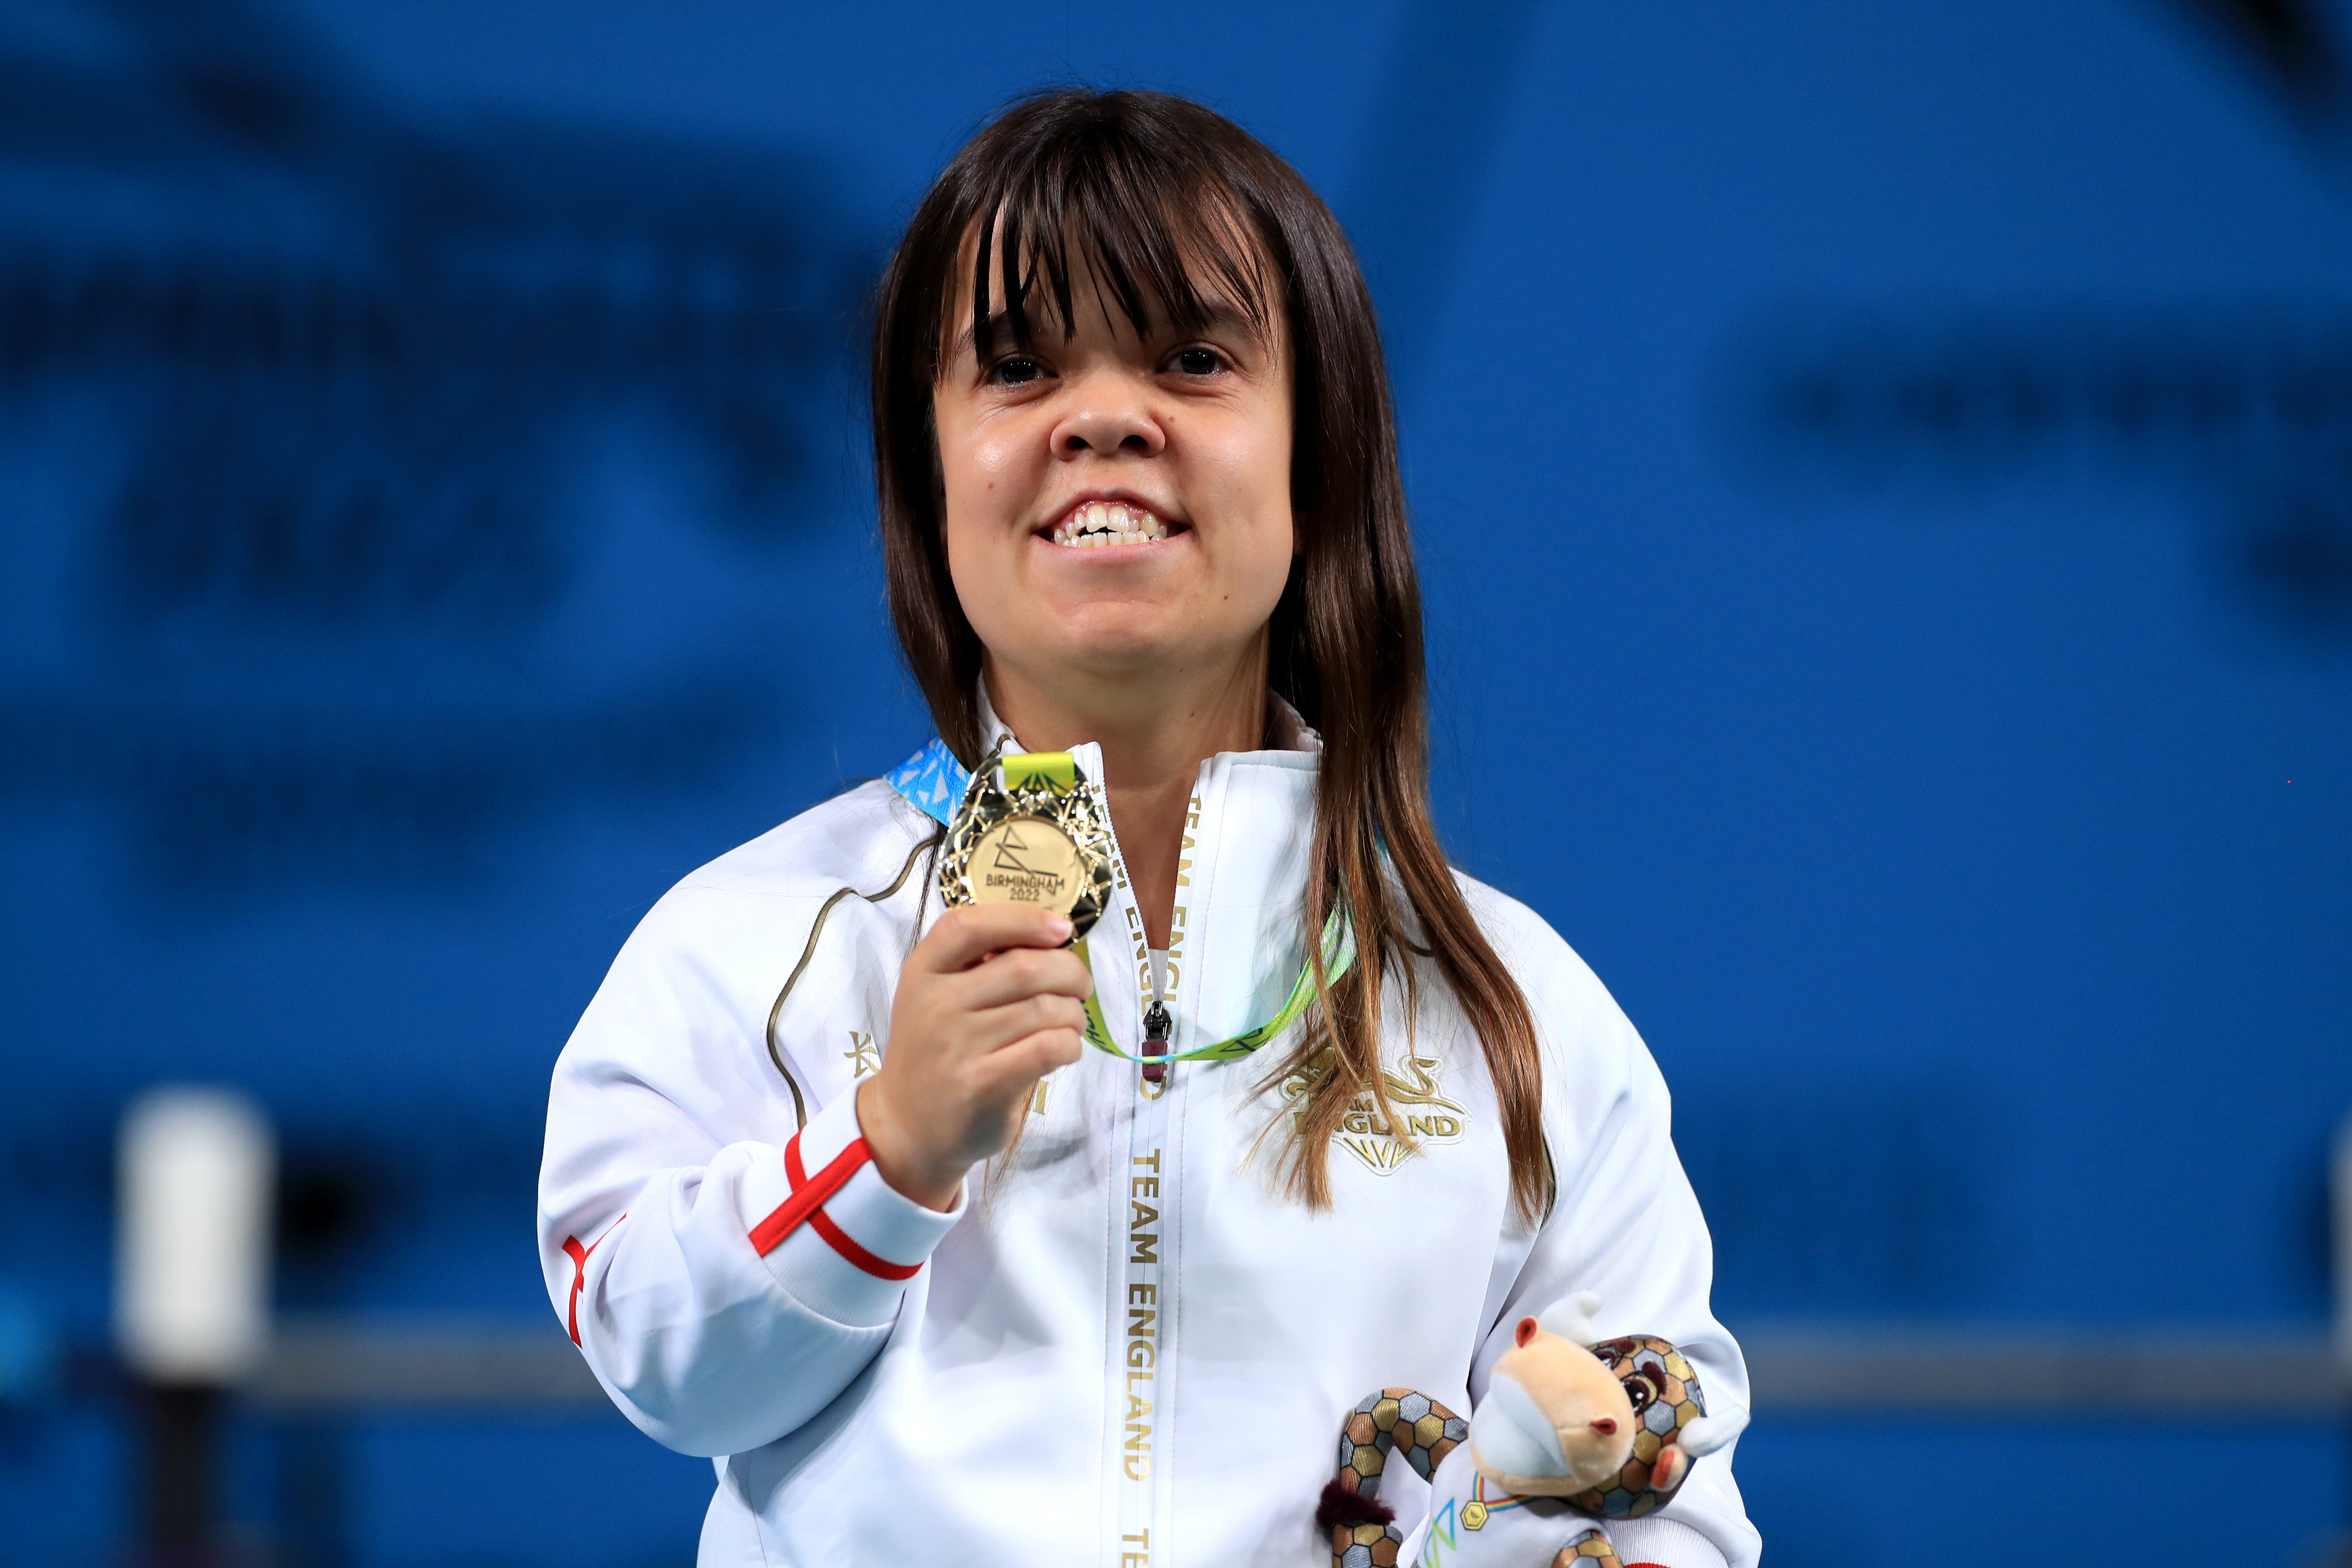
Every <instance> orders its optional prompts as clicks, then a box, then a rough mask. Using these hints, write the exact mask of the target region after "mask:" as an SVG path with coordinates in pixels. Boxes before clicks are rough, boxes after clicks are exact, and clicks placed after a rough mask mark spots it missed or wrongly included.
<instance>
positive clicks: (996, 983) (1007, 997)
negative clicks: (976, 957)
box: [955, 947, 1095, 1008]
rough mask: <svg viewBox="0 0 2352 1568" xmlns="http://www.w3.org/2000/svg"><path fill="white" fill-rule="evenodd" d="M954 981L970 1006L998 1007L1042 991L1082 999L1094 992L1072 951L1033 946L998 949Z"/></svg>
mask: <svg viewBox="0 0 2352 1568" xmlns="http://www.w3.org/2000/svg"><path fill="white" fill-rule="evenodd" d="M955 983H956V984H958V985H960V986H961V987H962V988H963V993H962V1000H963V1002H964V1004H965V1005H966V1006H968V1007H971V1008H993V1007H1002V1006H1003V1005H1004V1004H1005V1003H1007V1002H1012V1001H1019V1000H1020V999H1022V998H1024V997H1034V996H1045V995H1051V996H1058V997H1068V998H1076V1000H1079V1001H1084V1000H1085V999H1086V998H1088V997H1090V996H1092V995H1094V993H1095V977H1094V976H1093V975H1091V974H1089V973H1087V966H1086V962H1085V960H1083V959H1081V958H1080V957H1079V956H1077V955H1076V953H1072V952H1069V951H1067V950H1047V949H1040V948H1036V947H1016V948H1013V950H1012V951H1011V952H1008V953H999V954H998V955H997V956H995V957H993V958H991V959H990V960H989V961H988V962H987V963H985V964H982V965H981V966H980V967H978V968H975V969H972V970H970V971H968V972H967V973H965V974H963V975H961V976H959V977H956V981H955Z"/></svg>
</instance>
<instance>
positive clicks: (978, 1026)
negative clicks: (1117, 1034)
mask: <svg viewBox="0 0 2352 1568" xmlns="http://www.w3.org/2000/svg"><path fill="white" fill-rule="evenodd" d="M1086 1027H1087V1009H1086V1004H1085V1003H1083V1002H1080V1001H1078V1000H1076V998H1070V997H1063V996H1054V995H1051V994H1048V995H1045V996H1035V997H1024V998H1021V999H1020V1000H1019V1001H1014V1002H1007V1003H1005V1004H1004V1005H1003V1007H996V1008H989V1009H986V1010H984V1011H982V1012H978V1013H975V1014H973V1015H972V1028H971V1034H969V1035H968V1036H966V1037H965V1038H966V1040H967V1041H968V1043H969V1045H970V1047H971V1049H972V1050H973V1051H975V1052H976V1053H979V1054H982V1055H992V1054H994V1053H996V1052H998V1051H1003V1049H1004V1048H1005V1047H1007V1046H1009V1045H1012V1044H1013V1043H1015V1042H1016V1041H1019V1040H1025V1039H1027V1038H1028V1037H1029V1036H1031V1035H1034V1034H1037V1033H1040V1032H1043V1031H1045V1030H1064V1031H1066V1032H1069V1033H1071V1034H1083V1033H1085V1032H1086ZM1072 1060H1074V1061H1075V1060H1076V1058H1073V1059H1072Z"/></svg>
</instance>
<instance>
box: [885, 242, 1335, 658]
mask: <svg viewBox="0 0 2352 1568" xmlns="http://www.w3.org/2000/svg"><path fill="white" fill-rule="evenodd" d="M1073 263H1074V265H1076V257H1075V256H1074V257H1073ZM962 270H963V273H964V276H966V277H969V276H970V275H971V274H970V266H969V263H968V261H967V264H966V265H965V267H963V269H962ZM1073 283H1074V285H1075V287H1074V292H1073V298H1074V301H1075V303H1076V315H1077V318H1078V321H1077V329H1076V332H1075V333H1074V334H1073V335H1071V336H1070V337H1068V338H1067V339H1065V338H1064V337H1063V335H1062V333H1061V331H1060V329H1059V327H1058V325H1057V324H1055V323H1053V322H1052V321H1050V320H1049V321H1047V322H1046V323H1045V327H1044V329H1042V330H1040V331H1039V332H1037V333H1036V334H1035V335H1034V340H1033V342H1032V345H1031V347H1030V348H1028V349H1025V350H1024V349H1019V348H1017V347H1015V346H1014V344H1013V342H1012V340H1011V339H1010V336H1009V334H1001V335H1000V340H999V341H997V342H995V343H993V344H987V343H983V344H979V345H975V344H974V343H973V341H972V340H971V332H970V331H969V325H970V323H971V299H970V298H969V296H968V295H967V297H966V298H964V299H963V300H962V301H961V303H960V305H959V306H958V308H957V313H956V315H954V316H953V317H950V321H955V322H961V323H963V324H964V325H965V327H966V328H967V330H966V331H965V332H964V333H963V335H962V337H961V340H959V341H958V342H956V344H955V345H954V347H953V349H952V350H951V351H950V354H949V355H948V356H947V364H946V367H945V370H944V371H943V373H942V374H941V376H940V382H939V384H938V386H937V388H936V389H935V390H934V392H933V399H932V405H933V409H934V413H935V415H936V420H937V428H938V434H939V447H940V470H941V474H942V477H943V479H944V481H945V490H946V503H947V547H948V568H949V571H950V575H951V576H952V578H953V579H954V581H955V589H956V595H957V597H958V598H959V599H960V600H961V602H962V605H963V610H964V613H965V615H966V616H967V617H968V618H969V619H970V620H971V624H972V629H973V630H974V631H975V632H978V633H979V634H980V640H981V642H982V644H983V645H984V646H985V647H986V648H987V650H988V655H989V660H990V663H991V666H992V670H993V671H996V672H999V673H1000V674H1012V675H1013V676H1015V677H1016V678H1018V679H1020V680H1021V681H1023V682H1024V684H1026V685H1030V686H1032V687H1033V688H1034V689H1036V690H1038V691H1040V692H1043V693H1054V692H1057V691H1059V692H1075V691H1076V690H1079V689H1083V688H1087V687H1095V688H1097V689H1098V688H1100V687H1101V686H1103V685H1105V684H1106V683H1109V684H1113V685H1129V684H1130V683H1131V682H1132V681H1133V680H1134V679H1135V678H1136V677H1138V676H1141V675H1149V674H1153V673H1163V674H1171V675H1173V674H1179V673H1189V674H1192V675H1193V676H1195V677H1197V676H1199V675H1202V674H1214V673H1215V672H1216V667H1217V666H1218V665H1220V664H1228V663H1235V664H1237V663H1238V662H1240V661H1244V660H1248V659H1250V658H1251V657H1253V655H1254V654H1255V653H1256V652H1257V651H1258V650H1259V649H1261V648H1262V646H1263V639H1264V636H1265V626H1266V622H1267V621H1268V619H1269V618H1270V617H1271V616H1272V615H1273V613H1274V608H1275V604H1276V601H1278V600H1279V599H1280V598H1281V597H1282V590H1283V584H1284V582H1285V580H1286V578H1287V577H1288V575H1289V570H1290V559H1291V554H1292V549H1293V544H1292V538H1293V536H1292V528H1291V515H1290V439H1291V430H1290V426H1291V375H1290V364H1289V350H1288V345H1287V343H1286V340H1285V337H1286V334H1285V333H1284V331H1283V326H1282V322H1281V320H1280V312H1278V311H1277V312H1275V313H1274V315H1275V318H1276V319H1275V323H1274V331H1273V340H1272V341H1270V342H1269V341H1267V340H1265V338H1262V337H1261V336H1259V335H1258V332H1257V330H1256V329H1255V327H1253V326H1252V324H1251V323H1250V321H1249V319H1248V318H1247V317H1246V316H1244V315H1243V314H1242V313H1241V312H1240V311H1238V310H1228V311H1224V312H1222V313H1220V314H1219V315H1218V316H1217V317H1216V319H1213V320H1212V321H1211V322H1210V324H1209V325H1208V327H1207V328H1206V329H1203V330H1202V331H1200V332H1198V333H1193V334H1180V333H1177V332H1174V331H1172V330H1170V329H1166V328H1165V327H1162V326H1158V325H1155V326H1153V327H1152V328H1151V329H1149V330H1148V331H1140V332H1139V331H1138V330H1137V329H1135V328H1134V327H1133V325H1132V324H1130V323H1129V321H1127V320H1126V319H1125V318H1124V317H1123V316H1121V315H1120V314H1119V313H1118V310H1117V309H1116V308H1105V307H1104V306H1102V305H1101V304H1100V303H1099V302H1098V301H1097V298H1096V295H1095V291H1094V287H1093V284H1092V282H1091V280H1090V279H1089V278H1088V277H1087V276H1086V275H1085V274H1084V273H1083V271H1081V272H1080V273H1079V275H1078V276H1077V277H1075V278H1074V279H1073Z"/></svg>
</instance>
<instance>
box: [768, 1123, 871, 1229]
mask: <svg viewBox="0 0 2352 1568" xmlns="http://www.w3.org/2000/svg"><path fill="white" fill-rule="evenodd" d="M871 1157H872V1155H871V1153H870V1151H868V1150H867V1148H866V1140H865V1139H863V1138H852V1139H851V1140H850V1141H849V1146H848V1147H847V1148H845V1149H844V1150H842V1151H841V1153H839V1154H837V1155H834V1157H833V1163H832V1164H831V1165H828V1166H825V1167H824V1169H823V1170H821V1171H819V1172H817V1173H816V1179H815V1180H814V1181H804V1180H803V1179H801V1135H800V1134H798V1133H794V1134H793V1141H792V1142H791V1143H789V1144H786V1145H784V1175H785V1176H787V1177H788V1178H790V1179H791V1180H792V1183H793V1195H792V1196H791V1197H788V1198H786V1199H784V1201H783V1202H782V1203H780V1204H778V1205H776V1209H775V1212H774V1213H772V1214H771V1215H769V1216H768V1218H765V1219H763V1220H761V1221H760V1223H759V1224H757V1225H755V1226H753V1227H751V1246H752V1247H753V1249H756V1250H757V1251H758V1252H759V1254H760V1256H761V1257H762V1258H765V1257H766V1256H767V1255H768V1254H769V1253H771V1252H773V1251H774V1250H775V1249H777V1248H779V1247H782V1245H783V1244H784V1238H785V1237H787V1236H790V1235H791V1234H792V1233H793V1231H795V1230H797V1229H799V1228H800V1225H801V1221H803V1219H806V1218H808V1217H809V1216H810V1215H812V1214H814V1213H815V1212H816V1211H817V1210H818V1209H819V1208H822V1207H824V1202H825V1200H826V1199H827V1198H829V1197H832V1196H833V1195H834V1194H835V1193H836V1192H839V1191H840V1190H841V1189H842V1186H843V1185H844V1184H845V1183H846V1182H847V1181H848V1180H849V1178H850V1177H851V1176H856V1174H857V1167H858V1166H862V1165H864V1164H865V1163H866V1161H867V1160H868V1159H869V1158H871ZM819 1234H823V1233H822V1232H820V1233H819Z"/></svg>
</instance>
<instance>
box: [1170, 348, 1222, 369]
mask: <svg viewBox="0 0 2352 1568" xmlns="http://www.w3.org/2000/svg"><path fill="white" fill-rule="evenodd" d="M1175 363H1176V368H1177V370H1178V371H1181V372H1182V373H1183V374H1185V375H1188V376H1213V375H1215V374H1216V373H1217V372H1218V371H1222V370H1223V369H1224V368H1225V357H1224V356H1223V354H1221V353H1219V352H1217V350H1214V349H1179V350H1176V361H1175Z"/></svg>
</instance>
